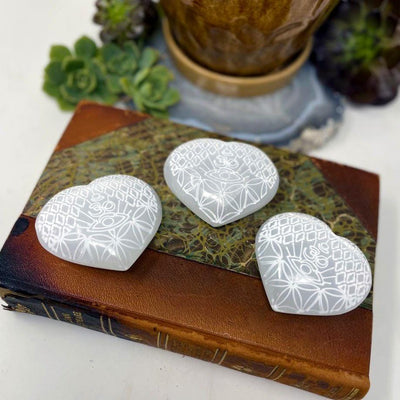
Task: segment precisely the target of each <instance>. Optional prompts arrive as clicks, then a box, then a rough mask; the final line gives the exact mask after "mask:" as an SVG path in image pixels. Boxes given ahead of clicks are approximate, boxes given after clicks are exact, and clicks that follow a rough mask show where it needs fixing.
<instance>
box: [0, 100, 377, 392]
mask: <svg viewBox="0 0 400 400" xmlns="http://www.w3.org/2000/svg"><path fill="white" fill-rule="evenodd" d="M202 137H218V138H220V139H222V140H229V139H228V138H223V137H220V136H217V135H215V134H211V133H208V132H204V131H201V130H199V129H196V128H192V127H188V126H184V125H178V124H175V123H173V122H171V121H168V120H161V119H156V118H153V117H150V116H148V115H144V114H140V113H136V112H132V111H125V110H120V109H116V108H111V107H106V106H102V105H98V104H95V103H91V102H82V103H81V104H80V105H79V106H78V108H77V110H76V112H75V114H74V116H73V118H72V120H71V122H70V123H69V125H68V127H67V128H66V130H65V132H64V135H63V136H62V138H61V140H60V142H59V143H58V145H57V147H56V149H55V151H54V153H53V154H52V156H51V158H50V160H49V162H48V164H47V166H46V168H45V170H44V172H43V174H42V176H41V178H40V180H39V182H38V183H37V185H36V187H35V189H34V191H33V193H32V195H31V197H30V199H29V201H28V203H27V205H26V207H25V209H24V211H23V213H22V215H21V216H20V218H19V219H18V220H17V222H16V223H15V225H14V227H13V229H12V231H11V233H10V236H9V238H8V239H7V241H6V243H5V245H4V247H3V249H2V251H1V253H0V287H1V289H0V290H1V297H2V298H3V299H4V301H5V302H6V303H7V304H8V306H6V307H5V308H6V309H9V310H15V311H22V312H27V313H33V314H37V315H42V316H46V317H48V318H51V319H54V320H59V321H65V322H70V323H74V324H78V325H81V326H83V327H87V328H91V329H95V330H98V331H102V332H104V333H107V334H111V335H115V336H118V337H121V338H125V339H129V340H133V341H136V342H140V343H143V344H147V345H151V346H157V347H159V348H163V349H166V350H170V351H174V352H178V353H181V354H185V355H189V356H192V357H196V358H199V359H202V360H205V361H208V362H212V363H216V364H219V365H221V366H224V367H229V368H233V369H236V370H238V371H242V372H245V373H249V374H253V375H257V376H259V377H264V378H267V379H271V380H274V381H278V382H281V383H284V384H287V385H292V386H295V387H298V388H300V389H304V390H308V391H311V392H314V393H318V394H321V395H323V396H326V397H328V398H332V399H347V400H351V399H360V398H362V397H363V396H364V395H365V394H366V393H367V391H368V388H369V378H368V374H369V362H370V349H371V329H372V291H371V293H370V294H369V296H368V297H367V299H366V300H365V301H364V303H363V304H362V305H361V306H360V307H358V308H357V309H355V310H353V311H351V312H349V313H346V314H343V315H338V316H331V317H315V316H300V315H289V314H282V313H277V312H274V311H272V309H271V307H270V305H269V303H268V300H267V296H266V294H265V291H264V288H263V285H262V282H261V279H260V276H259V272H258V268H257V262H256V259H255V254H254V241H255V235H256V233H257V230H258V229H259V227H260V226H261V224H262V223H263V222H264V221H265V220H266V219H268V218H269V217H271V216H272V215H275V214H277V213H281V212H286V211H298V212H304V213H307V214H311V215H314V216H316V217H318V218H320V219H321V220H323V221H325V222H326V223H327V224H328V225H329V226H330V227H331V228H332V230H333V232H335V233H336V234H338V235H341V236H344V237H346V238H348V239H350V240H351V241H353V242H354V243H355V244H356V245H357V246H358V247H359V248H360V249H361V250H362V251H363V253H364V254H365V256H366V257H367V259H368V261H369V263H370V265H371V267H372V268H373V266H374V258H375V245H376V238H377V222H378V202H379V179H378V176H377V175H375V174H372V173H369V172H365V171H362V170H359V169H354V168H350V167H347V166H343V165H339V164H335V163H332V162H328V161H323V160H319V159H316V158H312V157H307V156H305V155H301V154H294V153H290V152H287V151H285V150H282V149H277V148H274V147H272V146H258V147H259V148H261V149H262V150H263V151H265V152H266V154H268V156H269V157H270V158H271V159H272V161H273V162H274V163H275V165H276V167H277V169H278V172H279V175H280V186H279V190H278V192H277V194H276V196H275V198H274V199H273V200H272V201H271V202H270V203H269V204H268V205H267V206H266V207H264V208H262V209H261V210H259V211H257V212H256V213H254V214H252V215H249V216H247V217H245V218H243V219H241V220H239V221H236V222H234V223H231V224H228V225H225V226H222V227H219V228H213V227H211V226H209V225H208V224H207V223H205V222H204V221H202V220H201V219H199V218H198V217H197V216H196V215H195V214H193V213H192V212H191V211H190V210H189V209H187V208H186V207H185V206H184V205H183V204H182V203H181V202H180V201H179V200H178V199H177V198H176V197H175V196H174V195H173V194H172V193H171V191H170V190H169V188H168V187H167V185H166V183H165V181H164V177H163V164H164V161H165V159H166V157H167V156H168V154H169V153H170V152H171V151H172V150H173V149H174V148H175V147H177V146H178V145H180V144H181V143H183V142H186V141H188V140H192V139H195V138H202ZM109 174H127V175H133V176H136V177H138V178H141V179H143V180H144V181H146V182H147V183H149V184H150V185H152V186H153V187H154V189H155V190H156V191H157V193H158V194H159V196H160V199H161V202H162V208H163V219H162V222H161V225H160V228H159V231H158V232H157V234H156V236H155V237H154V239H153V241H152V242H151V243H150V245H149V246H148V248H147V249H146V250H145V251H144V252H143V254H142V255H141V256H140V258H139V259H138V260H137V261H136V262H135V264H134V265H133V266H132V267H131V268H130V269H129V270H128V271H126V272H117V271H108V270H102V269H97V268H91V267H84V266H81V265H77V264H73V263H70V262H67V261H63V260H61V259H59V258H57V257H55V256H54V255H52V254H50V253H48V252H47V251H46V250H44V248H42V247H41V245H40V243H39V241H38V239H37V236H36V232H35V226H34V225H35V218H36V216H37V215H38V213H39V211H40V210H41V208H42V207H43V205H44V204H45V203H46V202H47V201H48V200H49V199H50V198H51V197H52V196H53V195H55V194H56V193H58V192H59V191H61V190H63V189H65V188H67V187H71V186H74V185H85V184H88V183H89V182H91V181H92V180H94V179H96V178H98V177H101V176H105V175H109Z"/></svg>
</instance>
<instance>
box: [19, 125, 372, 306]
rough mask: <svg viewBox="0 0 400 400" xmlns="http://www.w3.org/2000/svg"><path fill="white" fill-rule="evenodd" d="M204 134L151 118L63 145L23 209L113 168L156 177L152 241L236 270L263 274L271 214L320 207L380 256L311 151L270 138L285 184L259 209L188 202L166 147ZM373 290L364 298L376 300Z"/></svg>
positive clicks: (323, 215) (318, 211)
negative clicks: (217, 220) (225, 212)
mask: <svg viewBox="0 0 400 400" xmlns="http://www.w3.org/2000/svg"><path fill="white" fill-rule="evenodd" d="M200 137H218V138H220V139H221V137H219V136H216V135H212V134H209V133H206V132H202V131H200V130H198V129H195V128H190V127H186V126H182V125H177V124H173V123H171V122H169V121H163V120H157V119H153V118H149V119H147V120H144V121H142V122H140V123H138V124H136V125H133V126H131V127H126V128H122V129H119V130H117V131H114V132H110V133H109V134H106V135H103V136H100V137H98V138H96V139H94V140H90V141H87V142H84V143H81V144H79V145H76V146H74V147H71V148H67V149H65V150H61V151H59V152H56V153H54V154H53V156H52V157H51V159H50V161H49V163H48V165H47V167H46V169H45V171H44V173H43V175H42V177H41V178H40V180H39V183H38V185H37V186H36V188H35V190H34V192H33V194H32V197H31V199H30V200H29V202H28V204H27V206H26V208H25V211H24V213H25V214H27V215H30V216H33V217H34V216H36V215H37V214H38V212H39V211H40V209H41V208H42V206H43V205H44V204H45V203H46V201H47V200H49V199H50V198H51V197H52V196H53V195H55V194H56V193H57V192H59V191H60V190H63V189H65V188H67V187H70V186H74V185H82V184H87V183H89V182H91V181H92V180H93V179H96V178H98V177H101V176H104V175H108V174H116V173H120V174H127V175H134V176H136V177H138V178H141V179H143V180H144V181H146V182H147V183H149V184H150V185H152V186H153V187H154V188H155V190H156V191H157V193H158V195H159V196H160V199H161V202H162V206H163V220H162V223H161V226H160V229H159V231H158V233H157V234H156V236H155V238H154V240H153V241H152V242H151V244H150V246H149V247H150V248H152V249H155V250H158V251H162V252H166V253H169V254H173V255H176V256H180V257H185V258H187V259H191V260H195V261H198V262H201V263H206V264H211V265H214V266H217V267H222V268H226V269H230V270H232V271H236V272H240V273H244V274H248V275H251V276H259V275H258V268H257V263H256V259H255V254H254V241H255V235H256V233H257V231H258V229H259V227H260V226H261V225H262V223H263V222H264V221H265V220H266V219H268V218H270V217H271V216H273V215H275V214H277V213H282V212H287V211H297V212H303V213H307V214H311V215H314V216H316V217H318V218H320V219H322V220H323V221H325V222H326V223H327V224H328V225H329V226H330V227H331V228H332V230H333V231H334V232H335V233H336V234H339V235H341V236H344V237H346V238H348V239H350V240H351V241H353V242H354V243H355V244H356V245H357V246H359V247H360V249H361V250H362V251H363V253H364V254H365V255H366V257H367V259H368V261H369V263H370V264H371V266H373V264H374V254H375V241H374V239H373V238H372V237H371V235H370V234H369V233H368V231H367V230H366V229H365V228H364V226H363V225H362V224H361V222H360V221H359V219H358V218H357V217H356V216H355V214H354V213H353V212H352V210H351V209H350V208H349V207H348V206H347V204H346V203H345V202H344V200H343V199H342V198H341V197H340V196H339V195H338V194H337V193H336V192H335V190H334V189H333V187H332V186H331V185H330V184H329V183H328V182H327V181H326V180H325V178H324V176H323V175H322V174H321V172H320V171H319V170H318V169H317V168H316V167H315V165H314V164H313V163H312V161H311V160H310V158H308V157H306V156H304V155H300V154H294V153H289V152H287V151H284V150H281V149H277V148H274V147H272V146H259V147H260V148H261V149H262V150H263V151H265V152H266V153H267V154H268V156H269V157H270V158H271V159H272V161H273V162H274V163H275V165H276V167H277V169H278V172H279V174H280V179H281V183H280V187H279V190H278V192H277V194H276V196H275V198H274V199H273V200H272V201H271V202H270V203H269V204H268V205H267V206H266V207H264V208H262V209H261V210H259V211H258V212H256V213H254V214H252V215H250V216H248V217H245V218H243V219H241V220H239V221H237V222H234V223H231V224H229V225H225V226H223V227H220V228H213V227H211V226H210V225H208V224H207V223H205V222H204V221H202V220H201V219H200V218H198V217H197V216H196V215H194V214H193V213H192V212H191V211H190V210H189V209H188V208H186V207H185V206H184V205H183V204H182V203H181V202H180V201H179V200H178V199H177V198H176V197H175V196H174V195H173V194H172V193H171V191H170V190H169V188H168V187H167V185H166V183H165V181H164V177H163V165H164V161H165V159H166V158H167V156H168V154H169V153H170V152H171V151H172V150H173V149H174V148H175V147H177V146H178V145H180V144H181V143H183V142H186V141H188V140H192V139H195V138H200ZM371 299H372V294H370V296H369V297H368V298H367V300H366V301H365V302H364V306H365V307H367V308H370V307H371Z"/></svg>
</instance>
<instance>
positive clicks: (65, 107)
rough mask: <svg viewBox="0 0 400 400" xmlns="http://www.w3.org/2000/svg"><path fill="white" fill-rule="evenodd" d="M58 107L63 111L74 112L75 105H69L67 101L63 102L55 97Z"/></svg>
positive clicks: (60, 98)
mask: <svg viewBox="0 0 400 400" xmlns="http://www.w3.org/2000/svg"><path fill="white" fill-rule="evenodd" d="M57 103H58V106H59V107H60V108H61V110H63V111H73V110H75V106H76V104H72V103H69V102H68V101H66V100H64V99H63V98H62V97H61V96H59V97H57Z"/></svg>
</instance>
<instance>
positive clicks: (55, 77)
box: [44, 61, 67, 85]
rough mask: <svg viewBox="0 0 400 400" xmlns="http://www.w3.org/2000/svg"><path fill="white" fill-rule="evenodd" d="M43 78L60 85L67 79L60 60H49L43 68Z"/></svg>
mask: <svg viewBox="0 0 400 400" xmlns="http://www.w3.org/2000/svg"><path fill="white" fill-rule="evenodd" d="M44 72H45V79H46V81H49V82H50V83H52V84H54V85H60V84H61V83H64V82H65V81H66V80H67V74H66V73H65V71H64V69H63V68H62V64H61V62H60V61H50V62H49V63H48V64H47V66H46V68H45V70H44Z"/></svg>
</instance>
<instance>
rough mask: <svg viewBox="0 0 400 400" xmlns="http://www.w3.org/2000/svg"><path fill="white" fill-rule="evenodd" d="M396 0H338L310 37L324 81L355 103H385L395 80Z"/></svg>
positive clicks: (399, 39) (398, 53)
mask: <svg viewBox="0 0 400 400" xmlns="http://www.w3.org/2000/svg"><path fill="white" fill-rule="evenodd" d="M399 19H400V2H399V0H342V1H341V2H340V3H339V5H338V6H337V8H336V9H335V10H334V12H333V13H332V14H331V16H330V18H329V19H328V21H327V22H326V23H325V24H324V25H323V26H322V27H321V29H320V30H319V31H318V32H317V34H316V37H315V46H314V50H313V56H312V60H313V62H314V63H315V65H316V67H317V71H318V76H319V77H320V78H321V80H322V81H323V82H325V83H326V84H327V85H328V86H330V87H332V88H333V89H335V90H336V91H338V92H340V93H342V94H344V95H345V96H347V97H348V98H349V99H350V100H352V101H354V102H356V103H368V104H375V105H379V104H385V103H388V102H389V101H391V100H392V99H393V98H394V97H396V94H397V90H398V86H399V84H400V22H399Z"/></svg>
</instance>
